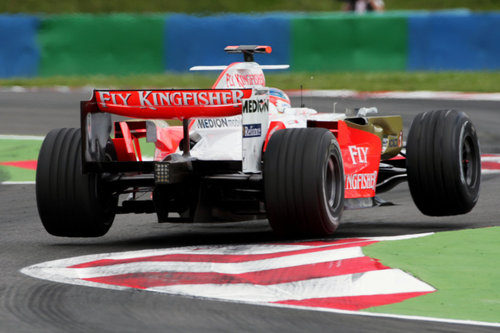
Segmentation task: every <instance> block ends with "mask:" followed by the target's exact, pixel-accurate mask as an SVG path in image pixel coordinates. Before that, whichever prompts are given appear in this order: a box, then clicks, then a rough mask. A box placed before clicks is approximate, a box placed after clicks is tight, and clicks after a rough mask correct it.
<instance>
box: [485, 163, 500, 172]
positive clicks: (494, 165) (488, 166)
mask: <svg viewBox="0 0 500 333" xmlns="http://www.w3.org/2000/svg"><path fill="white" fill-rule="evenodd" d="M481 168H483V169H489V170H500V162H489V161H487V162H481Z"/></svg>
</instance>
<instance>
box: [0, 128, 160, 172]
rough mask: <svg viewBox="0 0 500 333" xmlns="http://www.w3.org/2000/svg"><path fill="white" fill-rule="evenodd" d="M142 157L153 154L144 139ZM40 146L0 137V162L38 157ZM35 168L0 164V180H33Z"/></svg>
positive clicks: (37, 142) (35, 143) (151, 147)
mask: <svg viewBox="0 0 500 333" xmlns="http://www.w3.org/2000/svg"><path fill="white" fill-rule="evenodd" d="M139 143H140V146H141V153H142V156H143V157H147V158H152V157H153V156H154V149H155V147H154V144H153V143H147V142H146V139H144V138H143V139H140V140H139ZM41 146H42V141H41V140H15V139H0V162H17V161H32V160H37V159H38V152H39V151H40V147H41ZM35 174H36V172H35V170H30V169H24V168H19V167H15V166H8V165H0V182H3V181H34V180H35Z"/></svg>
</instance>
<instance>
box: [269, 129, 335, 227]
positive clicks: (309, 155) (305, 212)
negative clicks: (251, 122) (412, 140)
mask: <svg viewBox="0 0 500 333" xmlns="http://www.w3.org/2000/svg"><path fill="white" fill-rule="evenodd" d="M264 190H265V197H266V208H267V215H268V219H269V223H270V224H271V227H272V228H273V230H274V231H275V232H276V233H278V234H281V235H311V236H327V235H331V234H332V233H333V232H334V231H335V230H336V229H337V227H338V225H339V221H340V217H341V215H342V212H343V209H344V167H343V163H342V154H341V152H340V148H339V145H338V143H337V140H336V139H335V137H334V136H333V134H332V133H331V132H330V131H329V130H327V129H323V128H301V129H284V130H280V131H278V132H276V133H275V134H274V135H273V136H272V137H271V139H270V140H269V143H268V145H267V149H266V152H265V153H264Z"/></svg>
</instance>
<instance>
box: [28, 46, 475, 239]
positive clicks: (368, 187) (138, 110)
mask: <svg viewBox="0 0 500 333" xmlns="http://www.w3.org/2000/svg"><path fill="white" fill-rule="evenodd" d="M225 51H227V52H229V53H242V54H243V55H244V59H245V61H244V62H236V63H232V64H230V65H229V66H197V67H194V68H192V69H193V70H223V71H222V73H221V74H220V76H219V78H218V79H217V81H216V82H215V84H214V85H213V87H212V88H211V89H182V90H178V89H168V90H167V89H161V90H154V89H151V90H95V91H94V92H93V96H92V98H91V100H90V101H83V102H81V129H67V128H65V129H56V130H52V131H51V132H50V133H49V134H48V135H47V136H46V138H45V140H44V142H43V145H42V148H41V150H40V154H39V159H38V170H37V176H36V194H37V204H38V211H39V214H40V218H41V220H42V223H43V225H44V226H45V228H46V230H47V231H48V232H49V233H50V234H52V235H56V236H67V237H96V236H101V235H104V234H105V233H106V232H107V231H108V229H109V228H110V226H111V224H112V222H113V220H114V217H115V214H120V213H156V214H157V216H158V220H159V222H221V221H235V220H251V219H256V218H265V217H267V218H268V219H269V222H270V224H271V226H272V228H273V230H274V231H276V232H277V233H279V234H285V235H295V236H299V237H300V236H306V235H307V236H311V235H315V236H325V235H330V234H332V233H333V232H334V231H335V229H336V228H337V226H338V224H339V221H340V218H341V215H342V212H343V210H344V208H346V209H352V208H364V207H372V206H375V205H377V200H376V197H375V195H376V194H377V193H380V192H383V191H387V190H389V189H391V188H392V187H394V186H395V185H396V184H398V183H400V182H401V181H406V180H408V182H409V187H410V191H411V194H412V197H413V199H414V201H415V203H416V205H417V207H418V208H419V209H420V210H421V211H422V212H423V213H424V214H427V215H434V216H440V215H454V214H464V213H467V212H469V211H470V210H471V209H472V208H473V207H474V205H475V204H476V202H477V200H478V195H479V184H480V172H481V170H480V168H481V166H480V152H479V145H478V140H477V135H476V131H475V129H474V126H473V124H472V123H471V121H470V119H469V118H468V116H467V115H466V114H464V113H462V112H457V111H453V110H442V111H430V112H425V113H422V114H420V115H418V116H417V117H416V118H415V119H414V121H413V124H412V127H411V130H410V134H409V136H408V140H407V145H406V152H404V149H403V152H404V153H403V152H402V148H404V147H403V131H402V130H403V124H402V119H401V117H400V116H379V115H378V114H377V110H376V109H374V108H361V109H357V110H355V111H350V110H347V111H346V112H345V113H318V112H316V111H315V110H312V109H310V108H305V107H298V108H297V107H292V106H291V105H290V99H289V98H288V96H287V95H286V94H285V93H284V92H283V91H281V90H279V89H276V88H268V87H266V84H265V77H264V73H263V70H266V69H279V68H287V65H259V64H257V63H256V62H254V61H253V55H254V53H269V52H271V48H270V47H269V46H251V45H242V46H228V47H227V48H226V49H225ZM111 114H115V115H120V116H125V117H130V118H138V119H136V120H129V121H112V119H111ZM165 119H179V120H182V126H169V125H168V123H167V122H166V121H165ZM140 138H146V139H147V141H148V142H151V143H154V145H155V156H154V159H153V160H152V161H151V160H149V161H145V160H143V158H142V156H141V150H140V145H139V139H140ZM122 194H125V195H122ZM124 197H125V198H124Z"/></svg>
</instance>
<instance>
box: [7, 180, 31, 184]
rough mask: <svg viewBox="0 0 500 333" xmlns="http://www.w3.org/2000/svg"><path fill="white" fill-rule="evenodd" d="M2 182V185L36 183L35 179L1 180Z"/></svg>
mask: <svg viewBox="0 0 500 333" xmlns="http://www.w3.org/2000/svg"><path fill="white" fill-rule="evenodd" d="M0 184H2V185H34V184H35V181H34V180H27V181H14V182H11V181H5V182H1V183H0Z"/></svg>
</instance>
